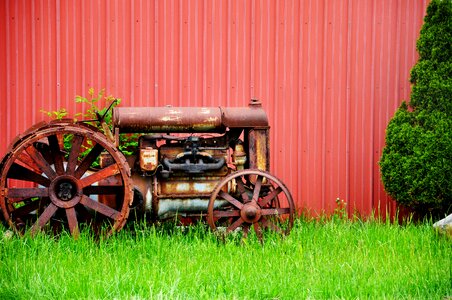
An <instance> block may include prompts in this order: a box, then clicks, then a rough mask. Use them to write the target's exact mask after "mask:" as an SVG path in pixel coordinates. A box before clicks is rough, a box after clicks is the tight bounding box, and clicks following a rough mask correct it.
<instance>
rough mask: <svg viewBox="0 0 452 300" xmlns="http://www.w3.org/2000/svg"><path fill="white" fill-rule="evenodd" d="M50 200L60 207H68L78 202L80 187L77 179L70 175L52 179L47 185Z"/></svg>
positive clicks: (80, 193) (80, 192)
mask: <svg viewBox="0 0 452 300" xmlns="http://www.w3.org/2000/svg"><path fill="white" fill-rule="evenodd" d="M49 195H50V200H52V202H53V203H54V204H55V205H56V206H58V207H62V208H70V207H73V206H75V205H76V204H77V203H79V202H80V195H82V189H81V188H80V186H79V184H78V179H76V178H75V177H72V176H67V175H64V176H59V177H57V178H55V180H53V182H52V183H51V184H50V187H49Z"/></svg>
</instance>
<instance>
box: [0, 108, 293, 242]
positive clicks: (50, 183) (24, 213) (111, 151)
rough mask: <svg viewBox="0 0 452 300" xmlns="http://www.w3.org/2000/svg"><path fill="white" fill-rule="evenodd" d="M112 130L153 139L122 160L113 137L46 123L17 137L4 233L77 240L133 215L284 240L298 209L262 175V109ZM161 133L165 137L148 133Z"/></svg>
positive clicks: (188, 115) (120, 121) (130, 123)
mask: <svg viewBox="0 0 452 300" xmlns="http://www.w3.org/2000/svg"><path fill="white" fill-rule="evenodd" d="M142 111H148V112H151V114H150V115H145V116H144V117H146V118H149V119H143V116H140V115H139V114H140V112H142ZM124 112H126V113H124ZM154 113H155V114H154ZM159 113H161V114H159ZM193 113H194V115H192V114H193ZM216 114H218V115H216ZM151 115H152V117H151ZM170 115H171V116H173V117H171V118H170V117H169V116H170ZM201 115H202V117H201ZM211 120H215V122H217V121H218V122H217V123H211ZM99 121H100V123H101V126H102V120H99ZM134 122H136V123H134ZM163 124H165V125H163ZM115 125H116V126H118V128H120V129H123V128H126V131H128V130H131V129H134V130H138V133H139V131H140V130H143V129H144V128H146V129H147V130H151V134H142V135H140V136H139V137H137V139H138V140H137V142H138V143H137V144H138V147H137V148H138V149H130V150H134V151H132V154H131V155H130V156H129V157H128V158H127V160H126V158H125V157H124V156H123V155H122V154H121V152H120V151H119V149H118V145H116V144H115V143H116V142H117V141H119V138H118V135H119V133H118V132H117V131H116V130H115V134H116V135H117V136H116V137H113V136H111V134H108V133H107V134H103V133H101V132H100V131H97V129H95V128H93V127H91V126H88V125H86V124H85V123H83V122H81V123H73V122H72V121H58V122H52V123H50V124H43V125H41V126H40V127H38V128H33V129H32V130H30V131H27V132H26V134H24V135H21V136H20V137H19V139H17V140H16V141H15V142H14V145H12V146H11V148H10V149H11V150H10V152H9V153H8V154H7V155H6V156H5V158H4V159H3V160H2V162H1V165H0V166H1V169H0V175H1V176H2V177H1V181H0V184H1V185H0V187H1V189H0V207H1V209H2V211H3V214H4V217H5V219H6V221H7V222H8V223H9V225H10V226H11V227H13V229H14V230H16V231H17V232H23V231H24V230H25V229H26V228H30V230H31V232H32V233H36V232H37V231H39V230H43V229H46V228H47V227H49V226H52V227H55V226H56V227H58V228H59V229H58V230H57V232H60V231H61V230H62V229H63V228H67V229H69V230H70V232H71V234H72V235H73V236H74V237H77V236H78V235H79V224H80V223H87V224H89V225H90V226H93V227H94V228H97V227H101V226H103V225H104V224H103V222H104V221H107V224H109V225H110V227H111V229H110V230H109V232H108V234H111V233H112V232H113V231H115V230H119V229H121V228H122V227H123V226H124V223H125V222H126V220H127V216H128V215H129V211H130V209H134V215H138V214H139V213H145V212H146V213H150V214H151V216H152V219H154V220H157V219H160V220H162V219H166V218H170V217H174V216H184V217H200V216H203V215H204V216H205V215H206V214H207V213H208V214H210V217H209V218H210V219H209V223H210V224H211V227H212V229H213V230H216V229H217V227H216V225H215V222H216V221H215V220H216V219H218V218H219V219H222V218H223V217H228V220H230V218H229V217H231V218H232V217H237V218H235V220H234V221H233V223H232V224H229V225H228V228H227V231H232V230H235V229H236V228H239V227H240V228H242V229H243V231H244V232H245V233H246V234H247V233H248V231H249V230H250V229H251V228H254V230H255V231H256V233H257V234H258V236H259V238H262V231H263V230H266V229H269V230H275V231H278V232H280V233H288V232H289V231H290V228H291V227H292V223H293V215H294V213H295V207H294V203H293V199H292V196H291V195H290V192H289V191H288V190H287V188H286V187H285V186H284V185H283V184H282V182H281V181H279V180H278V179H277V178H276V177H274V176H272V175H270V174H269V173H267V172H266V171H268V170H269V167H270V166H269V163H270V159H269V150H268V149H269V143H268V139H269V126H268V121H267V117H266V114H265V112H264V110H263V109H262V106H261V104H260V102H258V101H256V100H252V101H251V103H250V106H249V107H245V108H217V109H213V108H146V109H145V108H139V109H132V108H124V109H123V110H121V109H116V110H115ZM210 125H212V126H210ZM121 126H125V127H121ZM102 127H105V126H102ZM223 128H224V130H223V131H221V132H220V133H218V132H217V133H215V134H212V133H211V131H212V130H213V129H215V130H218V129H223ZM163 129H165V133H166V134H156V133H154V132H153V131H154V130H156V131H157V132H160V131H162V130H163ZM105 130H107V129H105ZM108 131H109V129H108ZM185 132H186V133H185ZM242 139H243V140H242ZM113 141H115V143H114V142H113ZM68 142H69V143H68ZM129 166H131V168H130V167H129ZM250 168H252V169H256V170H250ZM258 168H260V170H257V169H258ZM16 181H24V182H25V183H26V184H28V185H29V186H26V187H16V186H15V182H16ZM231 205H233V207H231ZM135 213H136V214H135ZM213 215H215V218H214V219H212V218H213V217H212V216H213ZM233 219H234V218H233ZM280 224H284V225H280ZM281 226H284V227H281Z"/></svg>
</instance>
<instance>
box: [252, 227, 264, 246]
mask: <svg viewBox="0 0 452 300" xmlns="http://www.w3.org/2000/svg"><path fill="white" fill-rule="evenodd" d="M253 227H254V232H256V235H257V238H258V239H259V241H261V242H262V241H263V236H262V229H261V227H260V226H259V223H258V222H255V223H253Z"/></svg>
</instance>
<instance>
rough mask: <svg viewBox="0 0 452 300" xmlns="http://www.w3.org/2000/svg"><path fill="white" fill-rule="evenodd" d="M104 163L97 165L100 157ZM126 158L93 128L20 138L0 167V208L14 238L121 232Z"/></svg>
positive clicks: (48, 129) (60, 126) (55, 125)
mask: <svg viewBox="0 0 452 300" xmlns="http://www.w3.org/2000/svg"><path fill="white" fill-rule="evenodd" d="M101 156H102V158H103V159H104V160H105V161H108V163H104V166H103V167H100V166H99V163H98V161H99V158H100V157H101ZM132 195H133V193H132V184H131V179H130V168H129V166H128V164H127V162H126V159H125V158H124V156H123V155H122V153H120V152H119V150H118V149H117V148H116V147H115V146H114V145H113V143H111V142H110V141H109V140H107V138H106V137H105V136H104V135H103V134H102V133H101V132H99V131H97V130H96V129H95V128H92V127H90V126H87V125H83V124H76V123H73V122H69V121H61V122H51V123H49V124H42V123H41V124H40V125H39V126H38V127H34V128H33V130H29V131H27V132H26V133H25V134H22V135H20V136H19V137H18V138H16V140H15V141H14V142H13V144H12V145H11V147H10V148H9V152H8V153H7V155H6V156H5V157H4V159H3V160H2V162H1V163H0V207H1V210H2V213H3V216H4V219H5V221H6V222H7V223H8V224H9V226H10V227H11V228H12V229H13V230H14V231H15V232H16V233H18V234H23V233H25V232H26V231H27V230H30V231H31V233H32V234H36V233H37V232H39V231H44V232H48V233H50V234H55V235H58V234H60V233H61V231H62V230H65V229H69V231H70V233H71V234H72V236H73V237H74V238H76V237H78V235H79V232H80V228H81V227H83V226H88V227H91V228H93V229H94V230H95V233H96V234H105V235H107V236H108V235H110V234H112V233H113V232H115V231H117V230H120V229H121V228H122V227H123V226H124V224H125V222H126V220H127V217H128V214H129V204H130V203H131V201H132Z"/></svg>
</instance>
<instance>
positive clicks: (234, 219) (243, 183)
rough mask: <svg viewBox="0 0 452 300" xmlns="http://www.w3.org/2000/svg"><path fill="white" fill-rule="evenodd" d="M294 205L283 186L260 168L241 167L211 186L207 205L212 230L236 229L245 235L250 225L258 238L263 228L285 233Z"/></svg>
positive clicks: (290, 226) (228, 231) (291, 218)
mask: <svg viewBox="0 0 452 300" xmlns="http://www.w3.org/2000/svg"><path fill="white" fill-rule="evenodd" d="M294 214H295V206H294V202H293V199H292V196H291V194H290V192H289V190H288V189H287V187H286V186H285V185H284V184H283V183H282V182H281V181H280V180H279V179H277V178H276V177H274V176H272V175H271V174H269V173H268V172H264V171H261V170H251V169H250V170H242V171H237V172H234V173H232V174H230V175H229V176H227V177H225V178H224V179H223V180H222V181H220V182H219V183H218V185H217V186H216V188H215V189H214V191H213V193H212V195H211V197H210V201H209V206H208V209H207V222H208V223H209V226H210V228H211V229H212V230H213V231H225V232H226V233H230V232H233V231H237V230H240V229H241V230H240V231H241V232H242V234H243V237H247V235H248V233H249V231H250V229H251V228H253V229H254V231H255V233H256V235H257V237H258V238H259V240H261V241H262V240H263V232H264V231H266V230H269V231H275V232H278V233H281V234H288V233H289V232H290V230H291V228H292V226H293V221H294Z"/></svg>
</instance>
